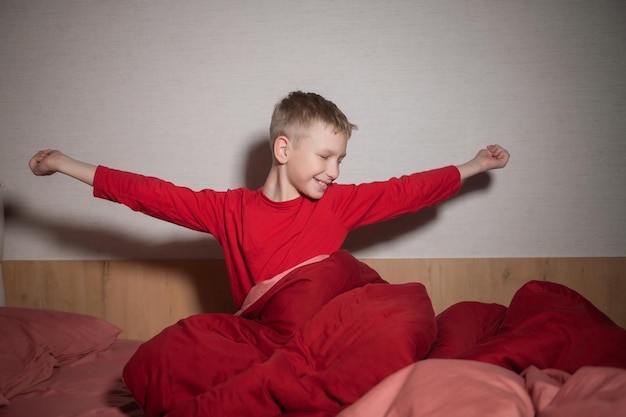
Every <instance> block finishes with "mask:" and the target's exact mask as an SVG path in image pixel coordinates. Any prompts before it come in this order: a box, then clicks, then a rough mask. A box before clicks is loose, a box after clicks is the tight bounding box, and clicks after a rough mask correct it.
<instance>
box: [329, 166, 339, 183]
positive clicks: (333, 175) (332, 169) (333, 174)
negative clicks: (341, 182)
mask: <svg viewBox="0 0 626 417" xmlns="http://www.w3.org/2000/svg"><path fill="white" fill-rule="evenodd" d="M326 175H328V178H330V180H331V181H334V180H336V179H337V177H338V176H339V164H329V165H328V166H327V167H326Z"/></svg>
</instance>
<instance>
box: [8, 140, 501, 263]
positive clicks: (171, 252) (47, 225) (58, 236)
mask: <svg viewBox="0 0 626 417" xmlns="http://www.w3.org/2000/svg"><path fill="white" fill-rule="evenodd" d="M268 148H269V145H268V140H267V137H263V138H260V137H257V138H256V139H255V140H254V141H252V144H251V145H250V148H249V150H248V152H247V163H246V169H245V177H244V182H245V186H246V187H248V188H251V189H257V188H259V187H261V186H262V185H263V182H264V181H265V177H266V175H267V172H268V170H269V168H270V164H271V159H270V156H269V155H270V153H269V149H268ZM490 182H491V177H490V176H489V174H487V173H485V174H481V175H477V176H475V177H472V178H469V179H467V180H466V182H465V183H464V185H463V188H462V189H461V191H460V192H459V194H457V196H455V197H454V198H452V199H451V200H450V201H453V200H457V199H459V198H462V197H463V195H466V194H469V193H474V192H476V191H480V190H485V189H487V188H488V187H489V184H490ZM439 206H440V205H439ZM439 206H435V207H429V208H426V209H423V210H421V211H420V212H418V213H416V214H410V215H404V216H400V217H398V218H396V219H393V220H390V221H387V222H384V223H378V224H374V225H371V226H366V227H363V228H360V229H358V230H355V231H353V232H352V233H351V234H350V235H349V236H348V238H347V239H346V242H345V244H344V248H345V249H347V250H349V251H353V252H354V251H357V250H360V249H365V248H367V247H370V246H373V245H377V244H380V243H384V242H386V241H388V240H391V239H394V238H396V237H397V236H400V235H403V234H406V233H411V232H414V231H415V230H417V229H419V228H420V227H422V226H424V225H426V224H428V223H430V222H432V221H434V220H435V219H436V218H437V210H438V207H439ZM4 211H5V213H4V214H5V221H6V223H7V224H11V223H20V225H21V226H24V225H26V226H27V227H28V228H32V229H37V230H38V231H40V232H44V233H47V234H49V235H51V236H52V237H53V238H54V239H55V240H56V241H57V242H58V243H59V245H64V246H70V247H79V248H81V250H88V251H90V252H93V253H94V254H98V255H100V256H103V255H104V256H105V257H106V256H111V257H116V258H126V259H203V258H221V257H222V250H221V247H220V246H219V244H218V243H217V241H216V240H215V239H213V238H212V237H211V236H208V235H207V236H206V237H204V236H203V237H200V238H198V239H191V240H190V239H186V240H172V241H170V242H165V243H158V244H155V243H154V242H153V241H151V240H150V239H147V238H141V237H140V236H136V235H132V234H130V233H127V232H126V231H125V230H123V229H118V230H114V229H111V228H103V227H94V226H93V225H90V224H77V223H72V224H68V223H65V222H64V223H61V222H58V221H55V220H54V219H48V218H45V217H41V216H38V215H35V214H32V213H30V212H29V210H28V208H26V207H19V206H17V205H16V204H14V203H12V202H11V199H10V196H5V202H4Z"/></svg>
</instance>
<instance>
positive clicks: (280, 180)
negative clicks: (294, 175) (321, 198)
mask: <svg viewBox="0 0 626 417" xmlns="http://www.w3.org/2000/svg"><path fill="white" fill-rule="evenodd" d="M281 168H282V166H281V165H273V166H272V168H271V169H270V172H269V174H268V175H267V178H266V179H265V183H264V184H263V194H264V195H265V197H267V198H268V199H270V200H271V201H274V202H276V203H282V202H285V201H290V200H295V199H296V198H300V197H301V195H300V194H299V193H297V192H296V191H295V190H294V189H293V188H292V187H291V186H290V185H289V182H288V181H287V179H286V178H284V177H283V175H282V171H283V170H282V169H281Z"/></svg>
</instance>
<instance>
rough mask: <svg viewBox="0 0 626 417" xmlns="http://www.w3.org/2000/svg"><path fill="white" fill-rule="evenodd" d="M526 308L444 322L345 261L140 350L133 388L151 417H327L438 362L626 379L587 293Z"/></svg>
mask: <svg viewBox="0 0 626 417" xmlns="http://www.w3.org/2000/svg"><path fill="white" fill-rule="evenodd" d="M516 297H517V298H514V299H513V301H512V303H511V306H509V308H505V307H503V306H499V305H497V304H482V303H460V304H459V305H455V306H453V307H456V309H454V308H451V309H448V310H447V311H445V312H443V313H442V314H440V315H439V316H435V313H434V311H433V308H432V304H431V301H430V298H429V297H428V294H427V292H426V289H425V287H424V286H423V285H422V284H419V283H408V284H401V285H392V284H389V283H387V282H385V281H384V280H383V279H382V278H381V277H380V276H379V275H378V273H376V271H374V270H373V269H371V268H369V267H368V266H367V265H366V264H364V263H362V262H360V261H358V260H357V259H355V258H354V257H352V256H351V255H350V254H349V253H348V252H346V251H339V252H337V253H335V254H332V255H331V256H330V257H328V258H327V259H325V260H323V261H320V262H317V263H314V264H310V265H306V266H303V267H301V268H298V269H296V270H294V271H292V272H290V273H289V274H288V275H286V276H285V277H284V278H282V279H281V280H280V281H279V282H278V283H277V284H276V285H275V286H273V287H272V288H271V289H270V290H269V291H268V292H267V293H265V294H264V295H263V296H262V297H261V298H260V299H259V300H258V301H256V302H255V304H253V305H252V306H251V307H250V308H248V309H247V310H246V311H245V312H244V314H243V315H241V316H233V315H227V314H202V315H196V316H192V317H189V318H187V319H184V320H181V321H179V322H178V323H176V324H175V325H173V326H171V327H168V328H166V329H165V330H163V332H161V333H160V334H159V335H157V336H155V337H154V338H153V339H151V340H149V341H148V342H146V343H144V344H143V345H142V346H141V347H140V348H139V349H138V350H137V352H136V353H135V355H134V356H133V357H132V358H131V360H130V361H129V363H128V364H127V365H126V367H125V369H124V381H125V383H126V384H127V386H128V387H129V389H130V390H131V392H132V393H133V395H134V397H135V398H136V400H137V401H138V402H139V404H140V405H141V407H142V408H143V410H144V412H145V415H146V417H153V416H163V415H167V416H168V417H200V416H211V417H222V416H236V417H245V416H254V417H271V416H279V415H289V416H293V417H295V416H307V417H327V416H336V415H337V414H338V413H339V412H340V411H341V410H343V409H344V408H346V407H347V406H348V405H350V404H352V403H354V402H355V401H356V400H358V399H359V398H360V397H362V396H363V395H364V394H365V393H366V392H367V391H368V390H370V389H371V388H372V387H374V386H375V385H376V384H378V383H379V382H380V381H382V380H383V379H384V378H386V377H387V376H389V375H391V374H392V373H394V372H396V371H398V370H400V369H402V368H404V367H405V366H407V365H410V364H411V363H414V362H416V361H418V360H420V359H424V358H427V357H436V358H462V359H472V360H478V361H483V362H488V363H492V364H496V365H500V366H503V367H506V368H508V369H512V370H515V371H518V372H519V371H521V370H523V369H525V368H527V367H528V366H529V365H537V366H539V367H540V368H558V369H563V370H565V371H568V372H573V370H575V369H577V368H578V367H581V366H585V365H604V366H619V367H623V368H626V356H625V353H624V352H625V351H626V331H625V330H624V329H622V328H620V327H619V326H617V325H615V324H614V323H612V322H611V320H610V319H608V318H607V317H606V316H605V315H604V314H602V313H601V312H599V311H598V310H597V309H595V307H593V305H591V303H589V302H587V301H586V300H585V299H584V298H582V297H581V296H579V295H578V294H577V293H575V292H573V291H571V290H569V289H567V288H565V287H562V286H559V285H558V284H552V283H545V282H537V281H533V282H530V283H529V284H527V285H526V286H525V287H523V288H522V289H520V291H518V293H517V294H516ZM589 332H591V333H589ZM590 334H591V335H592V337H591V338H590V337H588V336H589V335H590ZM538 338H539V340H537V339H538ZM607 344H608V345H607ZM498 346H501V347H502V349H500V348H498Z"/></svg>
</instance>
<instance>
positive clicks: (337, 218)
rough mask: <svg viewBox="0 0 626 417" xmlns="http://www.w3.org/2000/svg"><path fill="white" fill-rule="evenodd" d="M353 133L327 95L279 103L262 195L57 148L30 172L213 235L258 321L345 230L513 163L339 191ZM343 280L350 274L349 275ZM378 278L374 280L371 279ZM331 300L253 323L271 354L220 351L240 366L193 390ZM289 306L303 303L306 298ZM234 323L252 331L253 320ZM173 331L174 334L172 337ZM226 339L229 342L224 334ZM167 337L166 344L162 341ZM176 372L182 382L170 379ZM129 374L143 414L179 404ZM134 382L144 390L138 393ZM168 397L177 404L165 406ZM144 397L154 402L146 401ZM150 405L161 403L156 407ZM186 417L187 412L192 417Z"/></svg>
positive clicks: (237, 294)
mask: <svg viewBox="0 0 626 417" xmlns="http://www.w3.org/2000/svg"><path fill="white" fill-rule="evenodd" d="M354 128H356V126H355V125H353V124H352V123H350V122H349V121H348V119H347V117H346V116H345V115H344V114H343V113H342V112H341V110H339V109H338V108H337V106H336V105H335V104H333V103H332V102H330V101H328V100H326V99H324V98H323V97H321V96H319V95H317V94H314V93H303V92H299V91H297V92H292V93H290V94H289V95H288V96H287V97H285V98H284V99H283V100H282V101H281V102H279V103H278V104H277V105H276V107H275V109H274V112H273V115H272V121H271V125H270V139H271V142H270V143H271V150H272V156H273V163H272V167H271V169H270V172H269V174H268V176H267V179H266V181H265V183H264V185H263V187H262V188H261V189H259V190H249V189H245V188H240V189H234V190H228V191H224V192H219V191H214V190H208V189H206V190H201V191H192V190H190V189H188V188H184V187H178V186H175V185H173V184H171V183H168V182H165V181H162V180H160V179H157V178H151V177H145V176H141V175H137V174H133V173H128V172H121V171H116V170H112V169H109V168H106V167H102V166H95V165H91V164H87V163H84V162H81V161H77V160H74V159H72V158H70V157H68V156H66V155H64V154H62V153H61V152H59V151H51V150H44V151H40V152H38V153H37V154H36V155H35V156H34V157H33V158H32V159H31V160H30V162H29V165H30V168H31V170H32V171H33V173H34V174H35V175H50V174H53V173H55V172H61V173H64V174H67V175H69V176H70V177H73V178H76V179H78V180H81V181H83V182H85V183H87V184H89V185H92V186H93V187H94V195H95V196H97V197H101V198H105V199H109V200H112V201H116V202H120V203H123V204H125V205H127V206H129V207H130V208H131V209H133V210H137V211H141V212H143V213H146V214H148V215H151V216H154V217H156V218H159V219H163V220H166V221H169V222H173V223H176V224H179V225H182V226H185V227H188V228H191V229H194V230H199V231H204V232H208V233H210V234H212V235H213V236H214V237H215V238H216V239H217V240H218V241H219V243H220V244H221V246H222V247H223V248H224V254H225V261H226V264H227V267H228V272H229V276H230V280H231V289H232V293H233V298H234V300H235V303H236V304H237V306H239V307H242V309H241V310H240V313H241V315H243V317H235V318H233V319H232V320H235V319H236V320H239V319H241V320H244V319H245V318H251V317H252V316H251V315H246V311H247V309H248V308H249V307H250V306H251V305H253V304H254V302H255V301H256V300H258V299H259V298H261V297H262V296H263V294H264V293H266V292H267V291H268V289H269V288H271V286H272V285H274V284H276V283H277V282H278V281H280V280H281V279H282V278H284V277H285V275H287V274H288V273H289V272H291V271H296V270H298V269H301V268H303V267H304V266H305V265H310V264H311V263H314V262H321V260H323V259H326V258H328V257H329V255H331V254H334V253H337V252H338V251H339V250H340V248H341V245H342V243H343V241H344V239H345V237H346V236H347V234H348V232H349V231H351V230H353V229H355V228H358V227H360V226H364V225H367V224H371V223H374V222H378V221H383V220H387V219H390V218H393V217H396V216H398V215H401V214H404V213H409V212H415V211H417V210H419V209H420V208H423V207H426V206H430V205H433V204H436V203H439V202H441V201H443V200H445V199H447V198H449V197H451V196H452V195H453V194H455V193H456V192H457V191H458V190H459V188H460V186H461V181H462V180H463V179H465V178H468V177H470V176H472V175H475V174H478V173H480V172H484V171H487V170H491V169H497V168H502V167H504V166H505V165H506V164H507V162H508V160H509V153H508V152H507V151H506V150H505V149H503V148H502V147H501V146H499V145H490V146H488V147H487V148H485V149H482V150H480V151H479V152H478V154H477V155H476V156H475V157H474V158H473V159H471V160H470V161H468V162H467V163H464V164H461V165H458V166H448V167H444V168H440V169H436V170H431V171H427V172H422V173H415V174H412V175H406V176H403V177H400V178H392V179H390V180H387V181H382V182H373V183H367V184H359V185H347V184H336V183H335V181H336V179H337V178H338V176H339V167H340V164H341V161H342V160H343V158H344V157H345V156H346V148H347V143H348V139H349V138H350V136H351V133H352V130H353V129H354ZM333 260H336V258H333ZM344 263H345V262H344ZM346 275H350V272H348V273H347V274H346ZM368 279H369V278H368ZM375 281H376V279H373V280H371V281H370V282H375ZM268 283H269V285H266V284H268ZM362 284H363V283H360V284H358V285H362ZM307 285H308V284H307ZM329 285H331V284H330V282H329V281H325V282H322V283H312V284H310V286H307V287H306V290H305V291H304V292H302V293H298V296H299V297H301V299H303V298H309V297H315V296H316V295H317V294H318V293H323V292H325V291H326V289H325V288H324V287H325V286H329ZM350 285H352V284H350ZM358 285H356V284H355V285H354V286H358ZM253 288H254V290H253ZM259 288H260V290H259ZM347 289H349V288H348V287H346V288H339V287H338V289H336V290H332V291H335V292H336V294H340V293H343V292H345V291H346V290H347ZM335 292H334V293H332V296H334V295H335ZM332 296H329V297H327V298H324V299H320V301H316V302H315V303H312V304H310V305H308V306H307V307H306V308H308V310H307V313H306V314H304V313H302V311H299V312H298V313H297V314H300V315H302V317H300V316H299V318H298V319H297V320H294V321H290V322H289V324H288V325H287V326H284V325H283V324H281V323H282V322H281V320H283V318H282V317H281V318H280V319H279V320H276V321H275V322H273V321H272V320H270V319H269V318H268V316H267V314H266V315H264V316H263V317H261V316H260V315H259V316H255V317H254V319H255V320H257V321H258V322H262V323H264V324H266V325H267V323H274V324H272V325H271V326H270V327H272V331H279V332H282V333H281V336H280V337H278V336H277V335H275V334H273V335H272V337H268V339H272V342H271V343H270V344H269V345H271V347H269V348H266V349H264V348H259V347H258V345H257V346H255V349H253V350H254V352H253V353H251V352H249V351H248V350H246V351H245V352H242V351H240V350H238V349H240V348H241V346H242V343H238V344H232V345H230V346H229V347H226V348H225V349H220V352H223V351H224V350H229V351H230V352H235V351H236V352H238V353H237V354H236V355H235V356H236V357H237V358H239V359H240V362H241V363H238V364H232V363H231V362H233V361H234V359H233V358H232V357H231V358H230V359H229V360H221V361H219V362H220V364H219V366H221V367H223V366H226V367H230V368H228V370H226V371H224V372H222V373H221V374H220V375H219V376H211V377H210V378H209V377H207V378H208V379H211V378H212V381H211V382H210V383H206V384H205V385H204V386H202V387H195V388H194V390H195V391H194V392H195V393H196V394H198V395H199V393H202V392H205V391H206V390H207V389H209V388H210V387H211V386H214V385H216V384H219V383H221V382H223V381H225V380H228V378H231V377H233V376H234V375H237V374H238V373H240V372H242V371H243V370H244V369H246V368H247V367H249V366H251V364H253V363H258V362H260V361H262V360H264V359H259V358H257V357H256V356H255V355H258V352H257V351H263V352H264V354H263V355H264V357H267V356H270V355H271V351H272V350H273V349H276V348H277V346H281V345H282V344H284V343H285V341H287V340H289V337H290V336H291V335H293V333H294V332H295V331H297V330H298V328H299V326H301V325H302V323H303V322H305V321H306V320H307V319H308V318H309V317H310V316H311V315H312V314H314V312H315V311H317V310H318V309H319V308H321V307H322V306H323V305H324V303H326V302H327V301H328V299H330V298H332ZM246 297H248V299H246ZM293 301H294V303H297V302H299V301H300V302H302V303H303V304H304V301H301V300H293ZM307 302H308V301H307ZM302 308H303V309H304V307H302ZM220 320H222V319H221V318H220ZM228 320H231V319H228ZM285 320H286V319H285ZM217 321H218V320H217V318H216V319H215V320H214V322H212V323H211V324H209V325H207V324H203V326H204V328H205V329H207V328H210V330H208V331H209V332H218V330H216V329H218V328H220V330H219V332H227V331H226V330H224V329H222V328H221V327H220V326H221V324H220V323H221V322H220V323H217ZM287 321H288V320H287ZM192 323H193V320H190V321H188V322H187V324H186V325H188V326H192ZM237 323H238V325H243V326H250V325H251V324H250V323H248V322H245V323H243V322H241V321H237ZM241 323H243V324H241ZM276 323H278V324H276ZM281 326H282V327H281ZM246 329H248V330H247V333H253V331H251V330H250V329H249V328H248V327H246ZM264 331H265V330H264ZM228 332H230V330H229V331H228ZM228 332H227V333H228ZM164 333H166V335H159V336H158V337H157V338H156V339H158V340H159V341H158V342H157V341H154V342H152V343H151V342H148V345H150V344H151V345H152V346H153V347H152V348H150V347H149V346H148V347H146V348H145V349H144V351H143V352H144V353H142V355H144V356H155V355H160V354H161V353H159V352H162V351H163V349H164V348H163V346H164V344H163V343H165V344H167V343H169V341H171V340H172V339H174V338H177V337H179V335H178V333H177V331H176V330H175V329H167V331H166V332H164ZM174 334H176V335H177V336H175V337H174V336H173V335H174ZM220 335H221V336H224V334H222V333H220ZM241 337H242V336H241V334H240V333H236V334H233V333H232V332H231V333H228V335H227V336H226V337H222V339H224V338H226V339H228V338H230V339H232V340H233V341H234V340H235V339H237V338H239V339H240V338H241ZM165 339H167V342H164V340H165ZM259 339H260V338H258V337H257V338H255V339H254V342H252V343H253V344H259V343H261V342H260V341H259ZM279 339H280V340H279ZM220 340H221V339H220ZM157 343H158V348H157V347H156V344H157ZM217 343H218V342H217V341H215V340H211V341H206V343H205V347H203V348H202V349H203V351H204V349H209V348H213V347H214V346H215V345H216V344H217ZM150 349H152V351H151V352H150V353H149V354H148V353H145V352H147V351H148V350H150ZM246 349H247V348H246ZM220 352H213V353H212V354H211V356H215V355H222V353H220ZM246 355H250V356H246ZM263 355H262V356H263ZM205 356H206V355H205ZM244 357H246V358H247V359H244ZM239 359H238V360H239ZM159 366H161V365H159ZM163 366H166V365H163ZM168 366H169V365H168ZM215 366H216V365H215V364H211V365H210V366H209V365H207V366H206V368H202V365H198V363H192V364H188V369H187V370H186V371H184V372H183V371H181V370H180V368H181V366H180V364H177V365H176V366H171V369H169V370H168V371H167V372H168V374H167V376H166V377H163V378H167V379H168V381H170V382H168V384H171V381H172V380H174V379H176V380H178V379H186V382H185V383H181V384H182V385H185V384H186V386H190V385H193V384H196V383H197V381H196V380H195V379H194V378H192V377H189V374H190V373H194V371H197V370H198V367H200V368H202V369H206V370H205V372H204V373H208V372H214V370H213V368H214V367H215ZM148 368H149V366H148V365H145V369H143V370H142V371H141V372H142V373H145V372H148V371H146V369H148ZM164 372H165V371H164ZM175 372H176V373H180V375H178V376H176V377H172V373H175ZM131 373H132V372H130V371H128V370H127V372H126V373H125V379H126V382H127V383H129V384H130V385H135V386H131V390H133V394H134V395H135V397H136V398H138V399H139V398H141V399H142V401H144V402H143V403H142V406H143V407H144V411H145V412H146V415H160V414H161V413H163V412H165V411H168V410H173V409H175V408H176V407H177V402H178V401H179V397H180V394H177V395H178V397H176V396H175V395H174V394H171V395H170V394H164V393H163V392H162V391H163V390H167V389H170V388H165V387H160V388H159V390H161V391H159V392H158V393H157V392H155V393H150V394H148V391H150V388H146V385H150V384H154V382H150V381H149V382H145V381H144V382H141V383H134V382H133V381H131V379H133V378H132V376H131V375H130V374H131ZM134 373H140V372H139V371H136V372H134ZM194 375H195V374H194ZM151 378H152V379H155V378H156V377H151ZM137 385H141V387H139V388H137ZM207 387H209V388H207ZM203 390H204V391H203ZM138 391H140V392H138ZM168 395H169V397H171V398H169V399H164V398H165V397H168ZM148 396H151V398H155V399H154V400H150V399H147V397H148ZM157 397H158V398H157ZM174 397H176V398H174ZM187 399H189V398H187ZM151 401H155V403H150V402H151ZM157 403H158V404H157ZM186 412H187V413H189V411H188V410H187V411H186ZM207 412H208V411H206V410H204V411H203V413H207ZM181 415H183V413H182V411H181Z"/></svg>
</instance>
